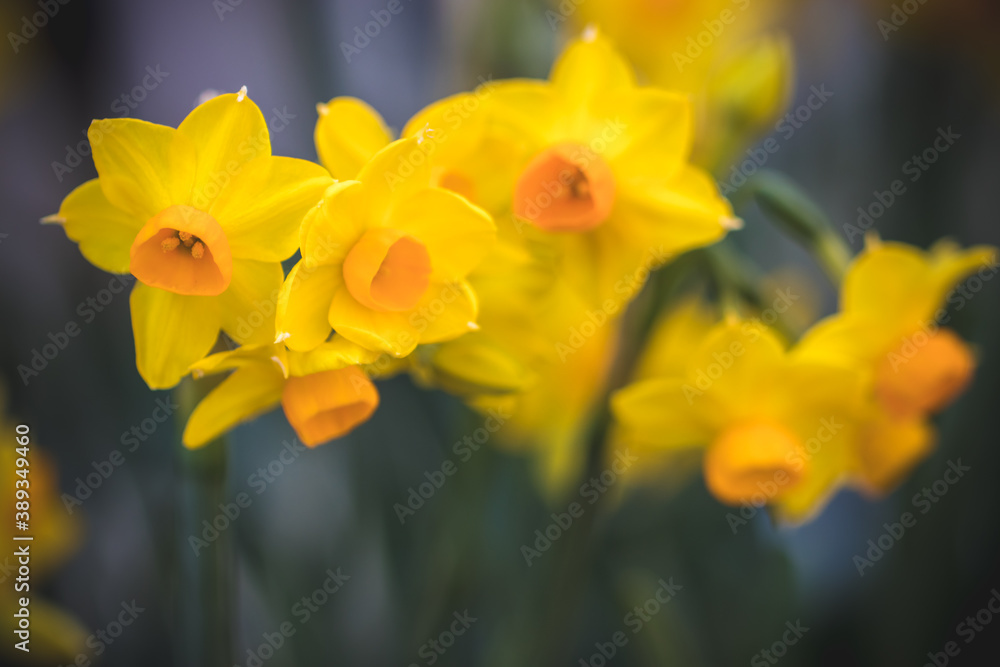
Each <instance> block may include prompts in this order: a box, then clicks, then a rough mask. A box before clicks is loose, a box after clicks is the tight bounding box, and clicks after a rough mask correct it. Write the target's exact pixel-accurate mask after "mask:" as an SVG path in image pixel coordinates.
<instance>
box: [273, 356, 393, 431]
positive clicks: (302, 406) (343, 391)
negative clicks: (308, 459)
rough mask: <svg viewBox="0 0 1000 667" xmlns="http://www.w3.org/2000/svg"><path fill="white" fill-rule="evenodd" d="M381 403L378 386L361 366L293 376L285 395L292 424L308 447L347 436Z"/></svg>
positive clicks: (288, 382)
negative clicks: (376, 387) (376, 386)
mask: <svg viewBox="0 0 1000 667" xmlns="http://www.w3.org/2000/svg"><path fill="white" fill-rule="evenodd" d="M378 402H379V398H378V391H377V390H376V389H375V385H374V384H372V381H371V380H369V379H368V376H366V375H365V374H364V373H363V372H362V371H361V369H360V368H358V367H357V366H348V367H346V368H339V369H336V370H332V371H322V372H320V373H313V374H311V375H303V376H301V377H294V376H293V377H290V378H289V379H288V381H287V382H286V383H285V389H284V391H283V393H282V395H281V406H282V408H284V410H285V416H286V417H288V422H289V423H290V424H291V425H292V427H293V428H294V429H295V432H296V433H297V434H298V436H299V439H300V440H302V442H303V443H304V444H305V445H306V446H308V447H316V446H317V445H322V444H323V443H324V442H327V441H328V440H333V439H334V438H339V437H340V436H342V435H346V434H347V433H349V432H350V431H351V429H353V428H354V427H355V426H357V425H359V424H361V423H363V422H365V421H367V420H368V418H369V417H371V416H372V413H373V412H375V408H377V407H378Z"/></svg>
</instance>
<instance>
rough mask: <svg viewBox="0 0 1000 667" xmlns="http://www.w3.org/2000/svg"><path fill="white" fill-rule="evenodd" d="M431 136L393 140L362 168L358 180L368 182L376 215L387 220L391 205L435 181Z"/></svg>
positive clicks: (366, 183)
mask: <svg viewBox="0 0 1000 667" xmlns="http://www.w3.org/2000/svg"><path fill="white" fill-rule="evenodd" d="M425 141H430V140H429V139H422V138H417V137H409V138H406V139H399V140H397V141H394V142H392V143H391V144H389V145H388V146H386V147H385V148H383V149H382V150H381V151H379V152H378V153H376V154H375V156H374V157H373V158H372V159H371V160H369V161H368V163H367V164H365V166H364V167H362V168H361V172H360V173H359V174H358V180H359V181H361V182H363V183H364V189H365V197H366V199H367V200H368V201H369V202H370V206H371V208H372V211H373V215H374V218H375V219H376V220H382V219H384V216H385V215H386V213H387V212H388V210H389V208H390V206H391V204H392V203H393V202H396V201H403V200H406V199H409V198H410V197H412V196H413V195H415V194H417V193H418V192H420V191H421V190H423V189H424V188H427V187H429V186H430V184H431V168H430V160H429V159H428V157H427V155H428V147H427V146H421V144H422V143H423V142H425Z"/></svg>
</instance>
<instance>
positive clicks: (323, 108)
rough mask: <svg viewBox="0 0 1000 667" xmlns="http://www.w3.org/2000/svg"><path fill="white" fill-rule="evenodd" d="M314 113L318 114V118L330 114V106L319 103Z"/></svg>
mask: <svg viewBox="0 0 1000 667" xmlns="http://www.w3.org/2000/svg"><path fill="white" fill-rule="evenodd" d="M316 113H318V114H319V115H320V116H325V115H327V114H328V113H330V105H329V104H326V103H324V102H320V103H319V104H317V105H316Z"/></svg>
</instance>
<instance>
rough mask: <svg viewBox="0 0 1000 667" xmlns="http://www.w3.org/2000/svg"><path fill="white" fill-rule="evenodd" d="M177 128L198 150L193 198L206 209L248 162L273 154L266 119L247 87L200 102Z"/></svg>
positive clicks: (199, 206)
mask: <svg viewBox="0 0 1000 667" xmlns="http://www.w3.org/2000/svg"><path fill="white" fill-rule="evenodd" d="M177 131H178V132H180V133H181V134H183V135H185V136H186V137H188V138H189V139H190V140H191V141H192V142H193V143H194V145H195V147H196V150H197V152H198V166H197V169H196V170H195V174H194V190H193V192H192V199H191V201H192V203H193V204H194V206H196V207H197V208H200V209H202V210H204V211H207V210H208V209H209V208H211V205H212V202H213V201H214V200H215V198H216V197H217V196H218V195H219V193H220V192H221V191H222V189H223V188H224V187H225V186H226V185H228V184H229V183H230V182H231V181H232V180H233V178H234V177H235V176H236V175H237V174H239V173H240V171H241V170H242V169H243V166H244V165H245V164H247V163H248V162H250V161H252V160H253V159H254V158H258V157H268V156H270V155H271V137H270V135H269V133H268V130H267V122H266V121H265V120H264V116H263V114H261V112H260V109H258V108H257V105H256V104H254V102H253V100H251V99H250V98H249V97H247V95H246V91H245V90H243V91H240V92H239V93H230V94H226V95H219V96H217V97H213V98H212V99H210V100H208V101H207V102H204V103H203V104H199V105H198V106H197V107H195V109H194V110H193V111H192V112H191V113H190V114H188V116H187V118H185V119H184V120H183V121H182V122H181V124H180V126H179V127H178V128H177Z"/></svg>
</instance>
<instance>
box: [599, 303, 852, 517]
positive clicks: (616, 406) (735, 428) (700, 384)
mask: <svg viewBox="0 0 1000 667" xmlns="http://www.w3.org/2000/svg"><path fill="white" fill-rule="evenodd" d="M694 315H695V316H697V317H698V318H699V319H698V320H694V319H692V320H691V321H690V322H689V324H691V328H690V331H689V332H683V331H682V332H681V333H679V334H675V336H678V338H677V340H679V341H685V342H686V343H687V342H688V339H690V338H691V336H689V335H687V334H688V333H690V332H694V331H696V330H697V329H698V328H699V327H700V326H701V324H700V317H701V316H700V315H697V314H696V313H695V314H694ZM685 326H686V325H685ZM669 335H670V334H668V333H666V332H665V333H663V334H662V336H669ZM660 342H663V339H661V341H660ZM683 354H684V353H683V350H682V349H680V348H677V349H676V351H675V352H674V353H673V354H670V353H665V355H664V358H662V359H660V360H659V361H657V362H650V363H651V364H653V365H660V364H663V365H664V367H665V368H667V369H673V371H672V372H670V373H668V374H667V375H665V376H661V377H657V378H654V379H645V380H640V381H638V382H636V383H634V384H632V385H630V386H628V387H626V388H625V389H623V390H621V391H619V392H618V393H616V394H615V396H614V397H613V399H612V411H613V413H614V415H615V417H616V419H617V422H618V424H619V428H620V433H619V437H620V438H622V440H623V441H624V442H627V443H628V444H629V445H632V446H634V447H636V448H640V449H641V450H644V451H645V452H647V453H649V454H652V455H654V456H655V454H656V453H657V452H663V451H676V450H680V449H683V448H690V447H699V446H704V447H705V455H704V459H703V468H704V474H705V482H706V484H707V486H708V488H709V490H710V491H711V492H712V493H713V494H714V495H715V496H716V497H717V498H719V499H720V500H721V501H722V502H725V503H729V504H734V505H735V504H739V503H741V502H747V503H754V504H761V502H768V503H770V504H772V505H773V506H775V507H776V509H777V510H778V511H779V513H780V514H781V515H782V516H783V517H784V518H787V519H791V520H801V519H804V518H806V517H807V516H808V515H809V514H810V513H811V512H814V511H816V510H817V509H818V508H819V507H820V506H821V505H822V503H823V502H824V501H825V498H827V497H828V496H829V494H830V493H831V492H832V491H833V490H834V489H835V488H836V487H837V486H838V485H839V484H840V483H841V482H842V481H844V480H845V479H847V476H848V475H849V473H850V471H853V470H855V469H856V468H857V463H856V461H855V460H854V457H855V449H854V447H853V444H854V441H855V438H856V437H857V432H858V423H859V415H861V414H862V412H863V410H864V402H863V397H864V396H865V392H866V391H868V376H867V375H866V374H864V373H862V372H858V371H857V369H855V368H853V367H852V366H851V365H840V364H834V363H820V362H813V361H806V360H803V359H799V358H797V357H796V356H794V355H793V354H790V353H789V352H788V351H787V350H786V347H785V344H784V343H783V342H782V341H781V340H780V339H779V337H778V336H777V335H776V334H775V333H774V332H773V331H771V330H770V329H768V328H766V327H764V326H763V325H761V324H758V323H755V322H751V321H745V320H740V319H737V318H733V317H731V318H727V319H726V320H724V321H723V322H721V323H719V324H717V325H715V326H714V327H713V328H711V329H710V330H709V331H708V332H707V334H706V335H705V337H704V339H703V342H702V343H701V344H700V345H698V346H697V347H696V348H694V349H691V348H688V353H687V355H686V356H687V359H686V360H684V361H683V363H682V360H681V358H680V356H679V355H683ZM639 456H640V458H641V457H642V453H639ZM758 499H760V500H758Z"/></svg>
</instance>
